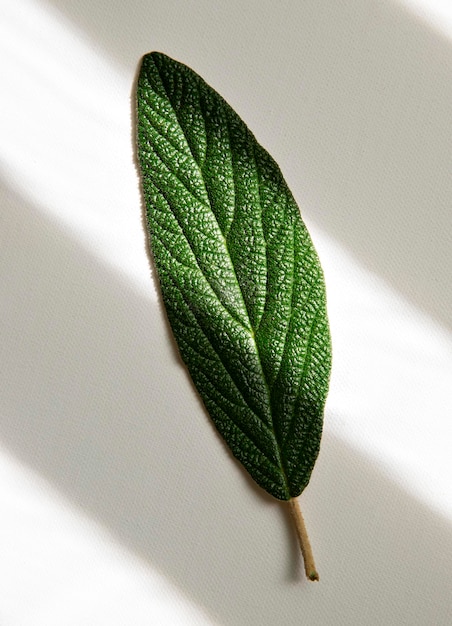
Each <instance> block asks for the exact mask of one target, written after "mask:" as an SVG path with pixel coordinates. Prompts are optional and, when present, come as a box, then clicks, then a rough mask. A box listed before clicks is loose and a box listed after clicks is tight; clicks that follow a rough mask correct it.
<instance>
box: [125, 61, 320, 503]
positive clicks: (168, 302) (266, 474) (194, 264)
mask: <svg viewBox="0 0 452 626" xmlns="http://www.w3.org/2000/svg"><path fill="white" fill-rule="evenodd" d="M137 106H138V125H137V127H138V155H139V161H140V168H141V176H142V185H143V192H144V196H145V201H146V206H147V222H148V228H149V232H150V238H151V247H152V250H153V255H154V260H155V264H156V267H157V271H158V275H159V280H160V285H161V290H162V295H163V300H164V302H165V306H166V309H167V314H168V318H169V321H170V324H171V326H172V329H173V332H174V335H175V338H176V341H177V343H178V346H179V350H180V353H181V356H182V358H183V360H184V362H185V363H186V365H187V367H188V369H189V371H190V374H191V376H192V379H193V381H194V383H195V386H196V387H197V389H198V391H199V393H200V395H201V397H202V399H203V402H204V404H205V406H206V408H207V410H208V412H209V413H210V415H211V417H212V419H213V421H214V422H215V425H216V427H217V429H218V430H219V432H220V433H221V434H222V436H223V438H224V439H225V440H226V442H227V443H228V445H229V447H230V448H231V450H232V452H233V454H234V456H236V458H238V460H239V461H240V462H241V463H242V464H243V465H244V466H245V467H246V469H247V470H248V471H249V472H250V474H251V475H252V476H253V478H254V479H255V480H256V482H258V484H260V485H261V486H262V487H263V488H264V489H266V490H267V491H268V492H269V493H271V494H272V495H274V496H275V497H277V498H279V499H283V500H287V499H289V498H290V497H294V496H296V495H299V493H301V491H302V490H303V489H304V487H305V486H306V485H307V483H308V481H309V477H310V474H311V471H312V468H313V465H314V462H315V459H316V457H317V454H318V450H319V445H320V437H321V431H322V419H323V407H324V403H325V399H326V394H327V389H328V379H329V371H330V361H331V348H330V339H329V330H328V323H327V318H326V304H325V289H324V283H323V274H322V270H321V267H320V264H319V261H318V258H317V255H316V252H315V250H314V247H313V245H312V241H311V239H310V236H309V233H308V232H307V230H306V227H305V226H304V224H303V222H302V220H301V217H300V213H299V210H298V207H297V205H296V203H295V201H294V199H293V197H292V195H291V193H290V191H289V189H288V188H287V185H286V183H285V181H284V178H283V176H282V174H281V171H280V169H279V167H278V166H277V165H276V163H275V162H274V161H273V159H272V158H271V157H270V155H269V154H268V153H267V152H266V151H265V150H264V149H263V148H262V147H261V146H260V145H259V144H258V143H257V142H256V140H255V138H254V136H253V135H252V133H251V132H250V131H249V130H248V128H247V127H246V125H245V124H244V122H243V121H242V120H241V119H240V118H239V116H238V115H237V114H236V113H235V112H234V111H233V110H232V109H231V107H230V106H229V105H228V104H227V103H226V102H225V101H224V100H223V98H221V96H219V95H218V94H217V93H216V92H215V91H214V90H213V89H212V88H211V87H209V86H208V85H207V84H206V83H205V82H204V81H203V79H202V78H201V77H199V76H198V75H197V74H195V72H193V71H192V70H190V69H189V68H188V67H186V66H184V65H182V64H180V63H178V62H177V61H174V60H172V59H170V58H169V57H166V56H165V55H163V54H161V53H151V54H149V55H146V56H145V57H144V58H143V62H142V66H141V69H140V75H139V80H138V87H137Z"/></svg>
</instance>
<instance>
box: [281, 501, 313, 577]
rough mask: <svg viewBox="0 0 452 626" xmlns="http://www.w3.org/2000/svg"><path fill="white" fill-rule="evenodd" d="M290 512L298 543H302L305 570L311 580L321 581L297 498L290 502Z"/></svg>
mask: <svg viewBox="0 0 452 626" xmlns="http://www.w3.org/2000/svg"><path fill="white" fill-rule="evenodd" d="M288 502H289V507H290V512H291V514H292V517H293V520H294V522H295V528H296V530H297V536H298V541H299V542H300V548H301V553H302V555H303V560H304V570H305V572H306V576H307V578H309V580H319V575H318V573H317V570H316V568H315V563H314V556H313V554H312V548H311V544H310V542H309V537H308V533H307V531H306V526H305V523H304V519H303V515H302V514H301V510H300V506H299V504H298V500H297V498H291V499H290V500H289V501H288Z"/></svg>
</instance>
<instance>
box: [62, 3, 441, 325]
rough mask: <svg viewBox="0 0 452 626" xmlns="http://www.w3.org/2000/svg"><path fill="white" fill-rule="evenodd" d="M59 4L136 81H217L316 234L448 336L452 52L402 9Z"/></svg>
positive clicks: (308, 5)
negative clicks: (189, 72)
mask: <svg viewBox="0 0 452 626" xmlns="http://www.w3.org/2000/svg"><path fill="white" fill-rule="evenodd" d="M52 4H53V5H54V6H55V7H56V8H57V9H58V10H59V11H60V12H62V13H64V14H65V15H68V16H69V17H70V19H71V21H73V22H74V23H75V24H77V25H78V26H79V27H81V28H82V29H83V31H85V32H86V33H88V35H89V36H90V37H91V39H92V40H93V41H95V42H96V44H98V43H100V44H101V45H102V46H103V48H104V49H105V50H106V51H107V52H108V54H109V56H110V57H111V58H113V59H114V62H115V65H116V66H120V67H126V68H127V70H128V71H129V72H130V75H131V82H132V74H133V73H134V71H135V68H136V65H137V63H138V61H139V59H140V57H141V56H142V54H143V53H145V52H147V51H149V50H150V49H161V50H162V51H164V52H166V53H168V54H170V55H172V56H176V57H177V58H179V59H180V60H182V61H185V62H187V63H188V64H191V65H192V66H193V67H194V69H196V70H197V71H199V72H201V73H203V74H205V72H204V70H206V71H207V70H208V72H210V76H209V74H208V75H207V76H205V77H206V78H207V79H208V80H210V82H212V84H213V83H215V84H214V87H216V88H217V89H218V90H219V91H220V92H221V93H222V94H223V95H224V96H226V98H227V99H228V100H230V101H231V103H232V104H233V105H234V107H235V108H237V110H238V111H239V112H240V113H241V114H242V115H243V116H244V118H245V119H246V120H247V121H248V123H249V124H250V126H251V128H252V129H253V131H254V132H255V133H256V135H257V137H258V138H259V140H260V141H262V143H263V144H264V145H265V146H266V147H267V148H269V149H270V152H271V153H272V154H273V156H275V157H276V160H277V161H278V163H279V164H280V165H281V166H282V170H283V172H284V173H285V175H286V176H287V178H288V181H289V186H290V187H291V189H292V190H293V191H294V194H295V197H296V198H297V199H298V200H299V201H300V204H301V206H302V209H303V213H304V215H305V217H306V219H307V220H308V222H310V221H313V222H315V223H317V224H318V225H319V226H321V227H322V229H323V230H324V231H326V232H327V233H328V234H330V235H331V236H334V237H335V238H336V239H339V240H340V241H341V242H342V243H343V244H345V246H346V247H347V249H349V250H350V251H351V252H352V253H353V254H354V255H356V257H357V258H358V260H359V263H360V264H363V265H364V266H365V267H367V268H368V269H370V270H372V271H373V272H376V273H378V274H380V275H381V276H382V277H383V278H384V279H385V280H386V281H387V282H388V283H389V284H391V285H392V286H393V287H395V288H396V290H397V291H399V292H400V293H401V294H402V295H403V296H405V297H406V298H408V299H409V300H411V301H412V302H413V303H414V304H415V305H416V306H417V307H419V308H420V309H422V310H423V311H425V312H427V313H428V314H429V315H431V316H433V317H435V318H436V319H437V320H439V321H440V322H441V323H442V324H446V325H448V326H449V327H450V325H451V322H452V318H451V311H452V291H451V289H450V280H449V271H448V269H449V268H450V267H451V266H452V221H451V216H450V213H451V201H450V199H451V197H452V176H450V163H451V160H452V149H451V145H452V136H451V132H452V131H451V128H452V124H451V120H452V75H451V67H452V46H451V42H450V41H449V40H448V39H447V38H446V37H445V36H443V35H442V34H441V33H439V32H437V31H434V30H433V29H432V28H431V27H430V26H429V25H428V24H427V23H426V22H423V21H421V20H419V19H418V18H416V17H415V16H414V15H413V14H412V13H410V12H409V10H408V9H407V8H405V7H404V6H403V5H402V4H401V3H400V2H398V1H397V0H351V1H350V2H347V3H343V2H333V1H331V0H315V1H314V0H307V1H305V2H300V3H295V2H294V3H290V6H289V7H286V8H282V7H281V6H280V5H279V3H275V2H270V0H266V1H264V2H260V3H259V4H257V3H255V2H249V3H245V4H244V3H239V2H238V0H232V1H231V2H229V3H228V4H227V5H225V4H224V3H220V2H217V1H215V2H213V3H210V4H209V6H207V5H199V3H195V2H190V1H189V2H179V1H178V0H171V1H170V2H165V3H163V2H157V3H151V5H150V4H149V3H148V2H147V1H146V0H137V2H134V6H133V10H132V11H131V10H130V7H129V5H128V4H127V3H122V4H121V3H116V4H115V8H114V10H113V11H112V10H111V6H110V3H109V2H108V1H107V0H93V1H92V2H90V3H82V4H81V5H80V4H77V3H74V2H72V1H69V0H54V1H53V3H52ZM176 33H177V35H176ZM250 33H253V38H251V39H250ZM201 34H202V36H201ZM231 38H232V44H231ZM262 41H265V46H262V45H261V43H262ZM244 42H247V43H246V45H245V43H244ZM282 42H283V44H284V45H281V44H282ZM244 46H245V47H244ZM244 55H246V59H247V61H246V63H244V62H243V57H244ZM225 66H227V67H228V72H227V73H225V72H224V71H221V73H219V72H218V68H224V67H225ZM203 68H204V69H203ZM263 68H265V72H263ZM232 76H233V77H235V78H232ZM214 77H215V81H213V78H214ZM244 83H245V84H247V85H248V88H247V90H243V84H244ZM250 93H251V94H252V97H251V98H250ZM263 107H264V109H265V108H266V109H267V110H264V111H262V109H263ZM289 129H290V130H289ZM289 132H290V140H288V139H287V135H288V133H289ZM288 150H290V151H291V152H290V153H288ZM278 153H279V154H278Z"/></svg>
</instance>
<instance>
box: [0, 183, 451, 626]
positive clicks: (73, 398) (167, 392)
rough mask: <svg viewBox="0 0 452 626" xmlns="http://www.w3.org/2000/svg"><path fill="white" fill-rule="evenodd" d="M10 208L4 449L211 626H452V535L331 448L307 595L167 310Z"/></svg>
mask: <svg viewBox="0 0 452 626" xmlns="http://www.w3.org/2000/svg"><path fill="white" fill-rule="evenodd" d="M2 198H4V199H5V203H4V206H3V207H2V221H3V225H4V226H3V227H5V228H7V229H12V230H11V231H10V232H11V233H12V232H14V233H15V237H11V240H12V241H14V242H17V232H18V231H19V232H20V233H21V241H22V243H23V246H22V247H20V248H19V249H14V250H11V249H8V244H7V243H6V248H5V249H4V250H3V253H4V255H3V262H2V272H3V273H4V275H3V278H2V282H3V285H4V286H3V288H2V306H4V311H3V312H2V328H1V333H2V336H1V353H2V359H1V360H2V362H3V363H8V371H7V372H5V379H6V380H4V381H3V388H2V393H1V400H0V402H1V405H0V415H1V422H0V436H1V438H2V440H3V442H4V444H5V445H6V446H7V447H8V448H9V449H10V450H11V451H12V452H13V453H14V454H15V455H16V456H17V457H18V458H19V459H21V460H22V461H23V462H25V463H26V464H27V465H29V466H30V467H32V468H33V469H34V470H36V471H38V472H40V473H41V474H42V475H43V476H44V477H46V478H47V479H48V480H49V481H51V483H53V484H54V485H55V486H56V487H57V488H58V489H59V490H60V491H61V492H62V493H64V494H65V495H66V496H68V497H69V498H70V500H71V501H73V502H75V503H76V504H77V505H78V506H79V507H80V508H81V509H82V510H83V511H84V512H86V513H88V514H89V515H90V516H91V517H92V518H93V519H95V520H97V521H98V522H101V523H102V524H103V525H104V526H105V527H106V528H108V529H109V530H110V531H111V533H112V535H113V536H115V537H116V538H117V539H118V540H119V541H120V542H121V543H123V544H124V545H125V546H126V547H128V548H129V549H130V550H131V551H133V552H134V553H136V554H137V555H139V556H140V557H141V558H142V559H143V560H144V561H145V562H147V563H148V564H149V565H150V566H151V567H153V568H157V569H158V570H159V571H160V572H162V573H163V574H164V575H165V576H167V577H168V578H169V579H170V580H171V581H173V582H174V583H176V584H177V586H178V587H179V588H180V589H181V590H182V591H183V592H184V593H185V594H186V595H187V596H188V597H189V598H191V599H192V600H194V601H195V602H196V603H197V604H198V605H199V606H201V607H204V608H205V609H206V610H207V611H208V613H209V614H210V615H211V616H212V618H213V619H214V620H215V621H216V623H219V624H231V625H232V624H233V625H242V624H243V626H245V625H248V624H259V625H262V626H266V625H268V626H274V625H275V624H294V625H295V624H299V623H300V620H301V619H302V618H303V619H306V621H309V623H311V624H319V625H326V624H333V623H334V624H344V625H345V624H364V623H365V624H383V623H394V624H396V623H397V624H401V623H409V624H433V623H434V624H438V625H442V624H444V625H446V624H449V623H450V621H451V619H452V613H451V603H452V597H451V594H452V590H451V588H450V579H449V574H450V560H451V554H452V526H451V524H450V523H449V522H447V521H446V520H445V519H443V518H441V517H440V516H439V515H435V514H434V513H432V511H430V510H429V509H428V508H426V507H425V506H424V505H422V504H421V503H420V502H417V501H416V500H415V499H413V498H412V497H411V496H409V495H407V494H406V493H404V492H403V490H401V489H400V488H399V487H397V486H395V484H393V482H392V481H391V480H390V479H389V478H388V477H386V476H385V475H384V474H383V473H382V472H381V471H379V469H378V468H377V467H374V466H372V465H371V464H370V463H369V461H368V460H366V459H365V458H364V457H362V456H361V455H359V454H358V453H357V452H356V451H355V450H353V449H352V448H350V447H349V446H348V445H347V444H346V443H344V442H342V441H340V440H338V439H336V438H333V437H331V436H328V434H327V435H326V436H325V438H324V443H323V447H322V453H321V455H320V459H319V462H318V465H317V468H316V471H315V473H314V477H313V480H312V485H311V487H310V488H309V489H308V490H307V492H306V494H305V496H304V497H303V499H304V512H305V515H306V518H307V520H308V524H309V527H310V531H311V532H310V534H311V539H312V542H313V544H314V546H315V551H316V555H317V560H318V565H319V569H320V571H321V576H322V579H321V582H320V583H319V584H318V585H314V584H308V583H306V582H305V581H304V580H303V577H302V575H301V568H300V560H299V557H298V551H297V546H296V544H295V541H294V538H293V535H292V531H291V530H289V524H288V521H287V518H286V516H285V515H284V514H283V513H281V505H280V504H279V503H277V502H276V501H273V500H272V499H271V498H269V497H267V496H266V495H265V494H264V493H263V492H262V491H261V490H259V489H258V488H257V487H254V486H252V485H254V484H253V483H252V482H251V481H250V480H249V479H248V478H246V477H245V474H244V473H243V472H242V471H241V469H240V468H239V467H238V466H237V464H236V463H235V462H234V461H233V460H232V458H231V457H230V456H229V453H227V452H226V450H225V448H224V446H223V445H222V444H221V442H220V440H219V439H218V438H217V436H216V435H215V434H214V432H213V428H212V427H210V426H209V421H208V418H207V416H206V415H205V414H204V412H203V411H202V409H201V407H200V405H199V403H198V401H197V400H196V397H195V395H194V394H193V393H191V390H190V385H189V383H188V380H187V377H186V375H185V372H184V371H183V369H182V367H179V362H178V357H177V354H176V352H175V351H174V350H173V351H171V350H169V349H168V347H169V345H170V344H169V341H168V333H167V328H166V325H165V322H164V320H163V317H162V315H161V312H160V311H159V308H158V306H157V305H156V304H155V303H154V302H152V301H151V300H148V299H146V298H143V296H142V295H140V294H139V293H138V292H137V291H135V290H134V289H131V288H130V286H129V285H128V284H127V283H126V282H125V281H123V280H122V279H121V278H120V277H118V275H117V274H115V273H114V272H112V271H111V270H110V269H109V268H107V267H106V266H104V265H102V264H101V263H100V262H99V261H98V260H95V259H93V258H92V256H91V255H90V254H89V253H88V251H87V250H86V249H84V248H83V247H82V246H81V245H79V244H78V243H76V242H75V241H73V240H72V239H71V238H70V237H69V236H68V234H67V233H65V232H64V231H63V230H62V229H61V228H60V227H59V226H58V225H56V224H55V223H53V222H51V221H50V220H49V219H48V218H47V217H45V216H44V215H43V214H42V213H41V212H40V210H39V209H38V208H33V207H31V206H27V205H26V203H25V202H23V201H22V199H21V198H19V197H18V196H16V195H14V194H13V193H11V192H9V191H8V189H7V188H5V189H3V190H2ZM5 241H6V242H7V241H8V239H7V238H5ZM13 245H16V243H14V244H13ZM333 419H334V417H333V416H331V415H327V424H328V421H329V420H333ZM286 522H287V523H286ZM295 555H296V556H295ZM82 601H83V600H82Z"/></svg>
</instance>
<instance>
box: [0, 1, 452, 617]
mask: <svg viewBox="0 0 452 626" xmlns="http://www.w3.org/2000/svg"><path fill="white" fill-rule="evenodd" d="M0 14H1V15H0V17H1V19H0V51H1V54H0V66H1V75H2V98H1V101H0V109H1V115H0V125H1V137H2V141H1V145H0V207H1V208H0V315H1V320H2V323H1V326H0V363H1V380H0V519H1V523H0V524H1V533H0V554H1V559H0V588H1V589H2V593H1V597H0V625H1V626H28V625H29V624H33V626H41V625H42V626H52V625H54V624H55V626H57V625H58V626H61V625H64V626H70V625H72V624H74V626H75V625H77V626H79V625H80V624H83V625H85V624H87V625H88V624H89V625H90V626H91V625H93V626H94V625H95V626H97V625H104V624H105V625H108V626H123V625H124V624H134V625H137V626H139V625H141V624H143V625H144V624H146V625H148V624H152V625H154V624H155V625H156V626H160V625H166V624H168V625H175V626H177V625H179V624H180V625H184V626H185V625H190V626H191V625H200V626H201V625H204V624H206V625H207V624H210V625H218V626H222V625H234V626H235V625H237V626H242V625H243V626H248V625H250V624H252V625H253V626H254V625H256V626H275V625H278V626H279V624H281V625H282V624H284V625H286V624H287V625H294V626H295V625H297V626H298V625H299V624H304V623H309V624H313V625H318V626H325V625H326V626H329V625H330V624H334V625H335V626H336V625H341V626H342V625H344V626H350V625H353V626H354V625H360V626H361V624H366V625H367V624H368V625H370V626H373V625H380V624H410V625H425V626H431V625H432V624H435V625H440V626H442V625H444V626H446V625H449V624H450V623H452V588H451V586H450V570H451V567H452V489H451V488H450V477H451V475H452V460H451V458H452V455H451V440H452V401H451V377H452V338H451V325H452V319H451V310H452V309H451V305H452V290H451V288H450V272H451V268H452V232H451V231H452V225H451V221H452V213H451V209H452V176H451V175H450V174H451V163H452V158H451V157H452V130H451V129H452V70H451V68H452V39H450V33H451V32H452V17H451V13H450V9H449V8H448V4H447V3H445V2H442V1H441V0H434V1H433V0H432V2H427V1H425V2H423V1H422V0H405V1H404V2H403V3H402V2H400V3H399V2H396V1H395V0H378V1H377V0H366V1H364V0H362V1H361V0H352V1H351V2H347V3H340V2H336V1H333V0H328V1H327V0H320V1H319V0H316V1H314V0H312V1H311V0H308V1H306V2H302V3H299V2H295V1H293V2H282V3H274V2H269V1H264V2H257V0H256V1H250V2H247V3H241V2H238V1H237V2H236V1H232V2H228V3H220V2H217V1H213V2H207V1H206V2H204V1H203V2H194V1H188V2H187V1H184V2H182V0H169V1H167V2H163V1H162V0H158V1H154V2H149V1H148V0H146V1H145V0H138V1H136V2H117V3H112V2H107V0H89V1H88V0H86V1H85V0H83V1H81V2H78V3H74V2H72V1H71V2H70V1H69V0H67V1H66V0H55V1H54V2H50V1H48V2H44V1H42V0H41V1H39V0H22V1H21V2H20V3H9V2H7V1H6V0H2V1H1V2H0ZM155 49H157V50H161V51H162V52H165V53H167V54H169V55H170V56H173V57H175V58H177V59H179V60H180V61H182V62H185V63H187V64H188V65H190V66H191V67H193V69H195V70H196V71H198V72H199V73H200V74H201V75H202V76H204V78H205V79H206V80H207V81H208V82H209V83H210V84H211V85H212V86H214V87H215V88H216V89H217V90H218V91H220V93H221V94H222V95H224V96H225V97H226V99H227V100H228V101H229V102H230V103H231V104H232V106H233V107H234V108H235V109H236V110H237V111H238V112H239V113H240V114H241V115H242V117H243V118H244V119H245V120H246V122H247V123H248V124H249V126H250V127H251V128H252V130H253V131H254V132H255V134H256V135H257V137H258V139H259V140H260V141H261V142H262V143H263V144H264V145H265V146H266V147H267V148H268V149H269V151H270V152H271V153H272V155H273V156H274V157H275V158H276V160H277V161H278V163H279V164H280V165H281V167H282V169H283V171H284V173H285V175H286V178H287V180H288V183H289V186H290V187H291V188H292V191H293V192H294V195H295V197H296V198H297V199H298V201H299V203H300V206H301V207H302V212H303V215H304V217H305V219H306V222H307V223H308V225H309V227H310V228H311V231H312V234H313V237H314V239H315V241H316V243H317V247H318V250H319V253H320V255H321V258H322V261H323V265H324V268H325V272H326V278H327V286H328V296H329V311H330V317H331V326H332V332H333V347H334V370H333V377H332V385H331V393H330V397H329V401H328V406H327V412H326V421H325V437H324V442H323V446H322V451H321V455H320V458H319V461H318V464H317V466H316V469H315V472H314V475H313V479H312V482H311V485H310V487H309V488H308V490H307V491H306V493H305V494H304V496H303V498H302V500H303V509H304V513H305V517H306V521H307V524H308V527H309V531H310V535H311V539H312V543H313V546H314V550H315V554H316V557H317V564H318V568H319V571H320V574H321V581H320V583H319V584H309V583H306V582H305V581H304V580H303V577H302V575H301V566H300V559H299V556H298V551H297V546H296V544H295V540H294V537H293V534H292V531H291V529H290V526H289V520H288V519H287V517H286V515H285V514H284V513H283V512H281V508H282V507H281V505H279V504H278V503H277V502H273V501H271V500H270V499H269V498H267V497H266V496H265V495H263V494H262V493H261V492H260V491H259V490H258V489H257V488H255V487H254V486H253V485H252V483H251V482H250V481H249V480H248V479H247V478H246V476H245V475H244V473H243V472H242V471H241V469H240V468H239V467H238V466H237V464H236V463H235V462H234V461H233V460H232V459H231V457H230V455H229V453H228V452H227V451H226V450H225V448H224V446H223V445H222V443H221V442H220V441H219V439H218V437H217V436H216V434H215V432H214V431H213V428H212V427H211V426H210V424H209V422H208V419H207V418H206V416H205V414H204V413H203V411H202V409H201V407H200V404H199V402H198V400H197V398H196V396H195V394H194V392H193V390H192V388H191V386H190V383H189V382H188V380H187V377H186V375H185V372H184V370H183V369H182V367H181V366H180V363H179V361H178V359H177V356H176V354H175V351H174V348H173V345H172V343H171V341H170V339H169V335H168V330H167V327H166V324H165V321H164V317H163V315H162V311H161V306H160V303H159V300H158V297H157V295H156V291H155V283H154V280H153V279H152V277H151V275H150V269H149V261H148V258H147V255H146V247H145V246H146V242H145V236H144V232H143V228H142V214H141V205H140V202H141V200H140V195H139V191H138V182H137V177H136V171H135V166H134V160H133V146H132V131H131V94H132V93H133V91H132V90H133V81H134V77H135V73H136V69H137V65H138V62H139V58H140V57H141V55H142V54H144V53H145V52H148V51H150V50H155Z"/></svg>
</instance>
